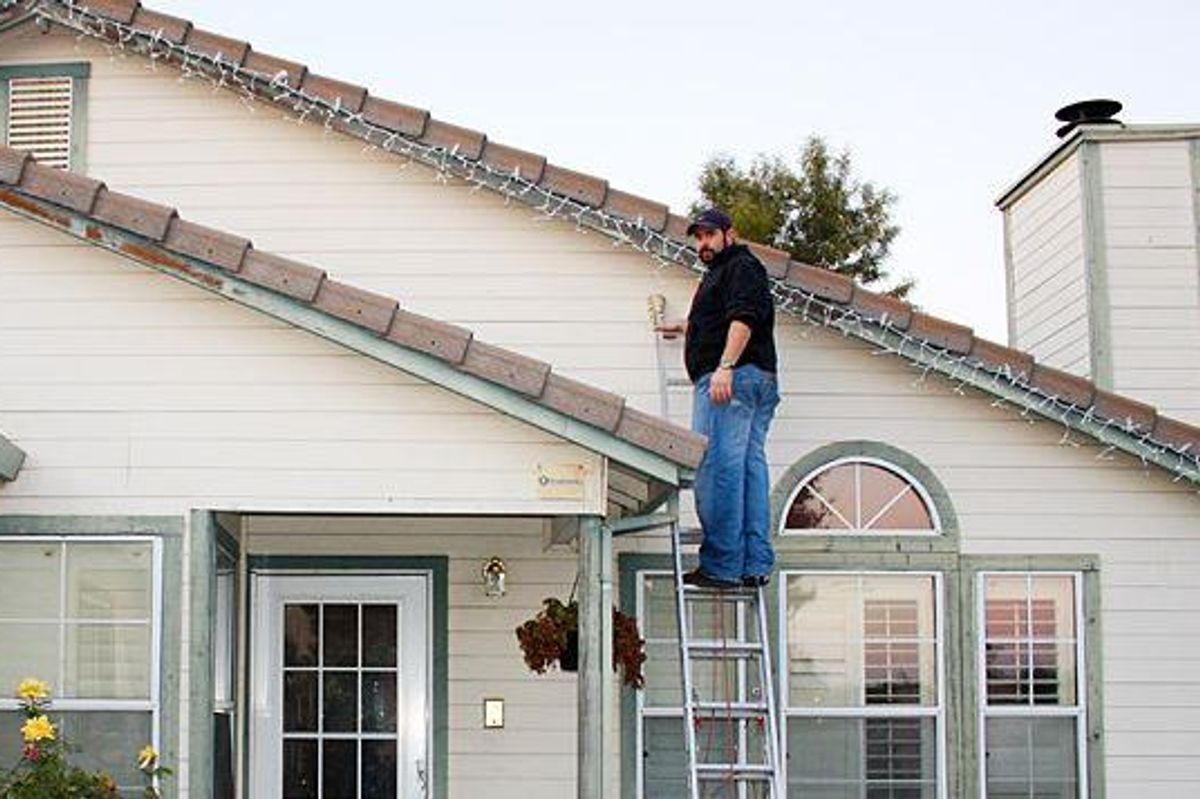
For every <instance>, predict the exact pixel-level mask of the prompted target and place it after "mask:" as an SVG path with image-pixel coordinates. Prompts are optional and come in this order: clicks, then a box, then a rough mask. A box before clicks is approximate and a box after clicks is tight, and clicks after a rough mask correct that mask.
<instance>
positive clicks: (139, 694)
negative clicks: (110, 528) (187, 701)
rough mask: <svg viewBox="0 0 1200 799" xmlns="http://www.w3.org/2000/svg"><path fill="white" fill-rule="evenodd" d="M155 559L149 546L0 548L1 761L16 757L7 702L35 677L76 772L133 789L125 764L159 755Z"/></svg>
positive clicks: (57, 542) (84, 543) (93, 541)
mask: <svg viewBox="0 0 1200 799" xmlns="http://www.w3.org/2000/svg"><path fill="white" fill-rule="evenodd" d="M160 559H161V556H160V554H159V544H158V542H157V541H155V540H150V539H137V538H120V539H116V538H110V539H98V538H71V539H39V540H37V541H30V540H29V539H28V538H25V539H20V540H14V539H0V753H12V752H17V753H19V752H20V746H19V744H18V742H17V739H18V738H19V735H20V733H19V727H20V722H19V721H18V713H17V712H16V711H17V708H18V706H19V705H18V703H17V702H16V700H14V699H11V698H9V697H11V695H12V692H13V690H14V689H15V688H16V685H17V683H18V682H19V681H20V680H21V679H22V678H24V677H37V678H39V679H42V680H45V681H47V682H49V683H50V685H51V689H52V692H53V696H52V699H53V705H52V706H51V715H52V716H53V717H55V718H57V719H59V720H61V722H62V731H63V734H64V735H65V736H66V737H68V738H69V739H70V740H71V741H72V742H73V743H74V744H75V745H77V746H79V747H80V748H81V750H82V751H81V753H80V755H81V759H80V764H81V765H85V766H88V767H95V768H104V769H105V770H107V771H109V772H110V773H111V774H112V775H113V776H114V777H115V778H116V779H117V781H118V782H119V783H120V784H121V785H128V786H133V785H136V784H138V782H139V781H138V779H137V774H136V770H135V768H134V763H133V756H132V755H133V754H135V753H136V752H137V750H138V749H139V748H140V747H141V746H142V745H143V744H145V743H151V742H152V743H154V744H155V746H158V740H157V739H158V723H159V718H158V707H159V680H158V673H159V670H158V652H159V645H158V636H159V618H160V615H161V611H160V604H161V600H160V593H159V588H158V573H159V566H158V564H159V562H160ZM5 756H7V754H6V755H5ZM8 765H11V764H10V763H0V766H8Z"/></svg>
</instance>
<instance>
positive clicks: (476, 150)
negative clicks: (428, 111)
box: [419, 117, 487, 158]
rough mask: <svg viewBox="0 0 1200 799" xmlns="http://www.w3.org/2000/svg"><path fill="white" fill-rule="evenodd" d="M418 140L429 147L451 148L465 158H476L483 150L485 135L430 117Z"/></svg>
mask: <svg viewBox="0 0 1200 799" xmlns="http://www.w3.org/2000/svg"><path fill="white" fill-rule="evenodd" d="M419 141H420V142H421V143H422V144H428V145H429V146H431V147H441V148H443V149H446V150H453V151H455V152H457V153H458V154H459V155H461V156H463V157H465V158H478V157H479V155H480V153H482V152H483V145H484V143H485V142H486V141H487V136H484V135H483V134H482V133H480V132H479V131H477V130H471V129H470V128H461V127H459V126H458V125H451V124H450V123H449V122H443V121H442V120H440V119H434V118H432V117H431V118H430V119H429V121H428V123H427V124H426V125H425V132H424V133H422V134H421V138H420V139H419Z"/></svg>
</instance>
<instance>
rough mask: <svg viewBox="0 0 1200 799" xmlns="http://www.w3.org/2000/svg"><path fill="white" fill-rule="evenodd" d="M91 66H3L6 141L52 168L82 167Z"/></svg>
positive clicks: (0, 84) (0, 90)
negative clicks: (86, 97)
mask: <svg viewBox="0 0 1200 799" xmlns="http://www.w3.org/2000/svg"><path fill="white" fill-rule="evenodd" d="M89 66H90V65H88V64H30V65H27V66H4V67H0V94H2V95H3V97H2V100H3V102H2V103H0V115H2V116H3V120H4V124H3V129H4V143H5V144H7V145H8V146H9V147H14V148H16V149H18V150H26V151H28V152H29V153H31V154H32V155H33V157H34V158H36V159H37V160H38V161H39V162H40V163H42V164H45V165H47V166H53V167H57V168H59V169H74V170H76V171H82V170H83V147H82V144H83V131H84V126H85V123H86V113H85V109H84V99H85V95H86V91H87V89H86V86H87V77H88V73H89Z"/></svg>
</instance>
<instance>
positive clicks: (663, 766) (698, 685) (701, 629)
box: [637, 571, 765, 799]
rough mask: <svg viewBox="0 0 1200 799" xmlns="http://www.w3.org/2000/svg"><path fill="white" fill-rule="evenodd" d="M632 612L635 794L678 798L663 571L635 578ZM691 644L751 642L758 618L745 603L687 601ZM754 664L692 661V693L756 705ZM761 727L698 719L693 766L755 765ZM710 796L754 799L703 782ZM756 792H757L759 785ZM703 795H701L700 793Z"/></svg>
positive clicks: (683, 786)
mask: <svg viewBox="0 0 1200 799" xmlns="http://www.w3.org/2000/svg"><path fill="white" fill-rule="evenodd" d="M637 587H638V591H637V614H638V618H639V619H640V620H641V622H642V635H643V637H644V638H645V640H646V656H647V657H646V663H645V666H644V673H645V675H646V685H645V689H644V690H642V691H638V692H637V709H638V714H637V718H638V723H637V746H638V749H637V751H638V752H640V757H639V758H638V763H637V786H638V794H637V795H638V796H639V797H641V799H676V798H678V799H685V797H687V796H688V793H687V770H688V768H687V763H688V760H687V751H686V744H685V741H684V734H683V733H684V729H683V724H684V721H683V715H684V713H683V704H682V703H683V695H682V691H681V690H680V673H679V634H678V630H679V622H678V618H677V616H676V611H675V582H674V578H673V576H672V574H671V572H669V571H643V572H639V575H638V581H637ZM690 615H691V622H692V625H693V626H692V629H691V630H690V634H691V636H692V637H693V638H694V639H717V638H722V637H727V638H729V639H736V638H739V637H741V638H743V639H747V640H757V631H758V619H757V611H756V609H755V607H754V604H753V603H748V602H737V603H729V602H721V601H716V600H714V601H712V602H711V603H703V602H697V601H693V606H692V612H691V614H690ZM759 666H760V664H759V663H758V662H757V661H755V659H754V658H752V657H751V658H745V659H742V660H741V661H740V662H734V661H732V660H724V659H721V660H699V659H698V660H696V661H694V662H693V667H692V682H693V689H694V690H695V691H696V694H697V697H698V699H699V700H700V701H718V700H719V701H725V700H726V699H730V698H732V699H734V700H736V701H742V702H762V701H763V695H762V690H761V686H760V685H759V673H760V671H759ZM763 734H764V725H763V724H761V723H759V722H757V721H755V720H752V721H751V722H749V723H745V724H739V723H737V722H733V721H729V720H726V719H720V718H718V719H706V720H704V721H701V722H699V723H698V724H697V727H696V749H697V757H698V762H701V763H705V762H711V763H727V762H732V761H736V760H741V761H742V762H750V763H761V762H763V760H762V753H763V751H764V746H765V739H764V738H763ZM704 787H705V790H706V791H717V793H714V794H712V796H713V799H716V797H718V796H720V797H725V796H730V795H733V796H738V797H740V799H753V797H756V796H758V795H759V794H756V793H753V790H754V789H744V790H748V791H750V792H749V793H748V794H746V795H745V796H743V794H740V793H737V792H736V791H737V789H735V793H733V794H729V793H727V791H726V790H725V789H726V788H727V787H728V786H726V785H714V784H711V783H710V784H708V785H706V786H704ZM759 787H761V786H759ZM704 795H705V796H708V795H709V794H708V793H705V794H704Z"/></svg>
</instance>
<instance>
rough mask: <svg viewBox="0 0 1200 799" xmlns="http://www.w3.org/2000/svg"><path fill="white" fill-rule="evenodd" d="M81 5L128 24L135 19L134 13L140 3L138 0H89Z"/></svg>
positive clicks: (114, 20)
mask: <svg viewBox="0 0 1200 799" xmlns="http://www.w3.org/2000/svg"><path fill="white" fill-rule="evenodd" d="M80 5H83V6H85V7H86V8H87V10H88V11H91V12H92V13H94V14H99V15H100V16H102V17H105V18H106V19H111V20H112V21H113V22H120V23H121V24H122V25H128V24H129V23H130V22H131V21H132V20H133V15H134V13H136V12H137V10H138V6H139V5H140V3H139V2H138V0H87V2H85V3H81V4H80Z"/></svg>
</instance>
